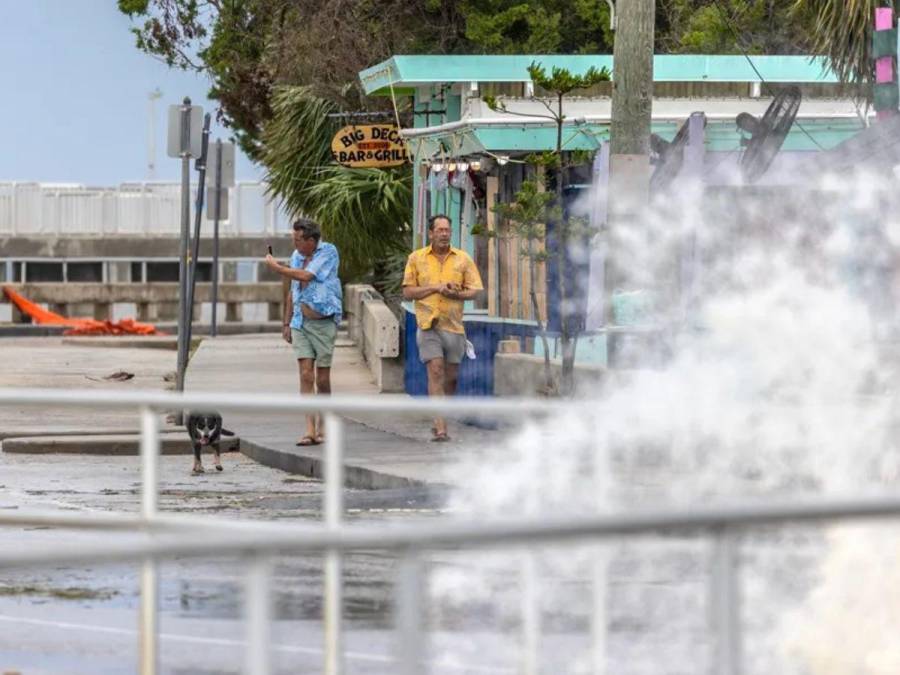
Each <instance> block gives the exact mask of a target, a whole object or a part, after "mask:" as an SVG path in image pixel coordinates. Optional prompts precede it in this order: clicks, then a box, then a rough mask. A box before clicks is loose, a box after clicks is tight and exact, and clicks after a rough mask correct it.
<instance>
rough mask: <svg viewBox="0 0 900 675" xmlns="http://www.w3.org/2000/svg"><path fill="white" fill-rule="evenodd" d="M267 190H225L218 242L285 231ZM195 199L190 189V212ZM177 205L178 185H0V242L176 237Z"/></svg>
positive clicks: (258, 186) (257, 186)
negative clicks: (52, 237)
mask: <svg viewBox="0 0 900 675" xmlns="http://www.w3.org/2000/svg"><path fill="white" fill-rule="evenodd" d="M266 187H267V186H266V184H265V183H262V182H239V183H238V184H237V185H236V186H235V187H233V188H231V189H230V190H229V195H228V214H229V218H228V220H224V221H221V223H220V232H221V234H222V235H223V236H226V237H227V236H230V235H254V234H270V233H277V232H286V231H287V230H288V229H289V224H290V221H289V219H288V217H287V215H286V214H285V212H284V210H283V209H282V208H281V207H280V206H279V204H278V203H277V202H275V201H272V200H271V199H270V198H269V197H268V196H267V195H266ZM195 198H196V185H192V186H191V204H192V207H193V204H194V200H195ZM180 200H181V186H180V185H179V184H178V183H123V184H122V185H120V186H119V187H114V188H106V187H86V186H84V185H78V184H51V183H18V182H9V183H0V236H29V235H48V234H52V235H74V236H79V235H101V234H109V235H117V234H121V235H147V236H158V235H177V234H178V232H179V230H180V227H181V220H180V218H181V215H180V214H181V211H180V208H181V206H180V205H181V201H180ZM204 210H205V209H204ZM192 217H193V216H192ZM204 218H205V214H204ZM192 222H193V221H192Z"/></svg>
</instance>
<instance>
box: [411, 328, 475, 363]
mask: <svg viewBox="0 0 900 675" xmlns="http://www.w3.org/2000/svg"><path fill="white" fill-rule="evenodd" d="M416 346H417V347H418V348H419V360H420V361H421V362H422V363H428V362H429V361H431V360H432V359H444V361H446V362H447V363H453V364H458V363H460V362H462V359H463V356H464V355H465V353H466V336H465V335H464V334H463V333H451V332H449V331H446V330H441V329H440V328H429V329H428V330H422V329H421V328H419V329H418V330H417V331H416Z"/></svg>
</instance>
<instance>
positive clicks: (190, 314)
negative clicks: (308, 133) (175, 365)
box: [184, 113, 211, 367]
mask: <svg viewBox="0 0 900 675" xmlns="http://www.w3.org/2000/svg"><path fill="white" fill-rule="evenodd" d="M210 119H211V116H210V114H209V113H206V115H204V117H203V137H202V142H201V145H200V156H199V157H198V158H197V171H198V173H199V177H198V179H197V202H196V204H195V206H194V241H193V249H192V252H191V267H190V283H189V284H188V300H187V310H186V315H185V328H186V329H187V340H186V341H185V344H184V349H185V356H184V363H185V367H187V356H188V354H189V353H190V349H191V333H192V329H193V325H194V288H195V287H196V285H197V262H198V258H199V257H200V224H201V223H202V222H203V200H204V199H205V198H206V154H207V152H208V151H209V123H210Z"/></svg>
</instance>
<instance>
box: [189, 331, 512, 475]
mask: <svg viewBox="0 0 900 675" xmlns="http://www.w3.org/2000/svg"><path fill="white" fill-rule="evenodd" d="M185 387H186V389H187V390H188V391H195V392H197V391H215V392H233V393H237V392H247V393H284V394H288V395H292V396H298V395H299V393H298V392H299V377H298V370H297V361H296V360H295V358H294V356H293V353H292V352H291V348H290V346H289V345H287V344H286V343H285V342H284V341H283V340H282V339H281V337H280V336H276V335H245V336H233V337H219V338H215V339H207V340H204V341H203V343H202V344H201V345H200V348H199V349H198V350H197V352H196V353H195V354H194V356H193V357H192V358H191V362H190V366H189V367H188V372H187V378H186V383H185ZM332 390H333V391H334V393H336V394H347V393H352V394H362V395H369V396H380V395H381V394H379V393H378V391H377V389H376V387H375V385H374V383H373V381H372V377H371V374H370V372H369V370H368V368H367V367H366V364H365V363H364V362H363V359H362V356H361V355H360V353H359V351H358V350H357V349H356V347H355V346H354V345H353V343H352V342H349V341H348V340H346V339H339V340H338V346H337V347H336V349H335V357H334V364H333V366H332ZM225 426H226V427H227V428H228V429H230V430H232V431H234V432H235V433H236V434H237V435H238V436H240V438H241V451H242V452H244V453H245V454H247V455H248V456H250V457H253V458H254V459H256V460H257V461H259V462H262V463H263V464H266V465H268V466H272V467H275V468H279V469H283V470H285V471H289V472H292V473H300V474H304V475H307V476H315V477H320V476H321V475H322V458H323V454H324V446H312V447H297V446H296V445H295V443H296V441H297V440H298V439H299V438H300V436H301V435H302V432H303V429H304V421H303V418H302V417H300V416H297V418H294V419H291V418H289V417H288V416H285V415H276V414H273V415H265V414H259V413H252V414H233V413H232V414H229V415H228V416H227V417H226V419H225ZM429 429H430V421H429V420H428V419H423V418H421V416H420V417H418V418H415V417H413V418H397V419H395V418H393V417H392V418H390V419H386V418H384V417H380V416H370V415H365V416H355V419H348V418H345V423H344V451H345V457H346V461H345V465H346V466H345V473H346V479H347V486H348V487H357V488H387V487H402V486H406V485H413V484H423V483H429V484H450V483H453V482H454V480H458V478H459V477H458V476H453V475H452V472H451V471H450V469H452V467H453V465H454V460H456V459H458V458H459V457H460V455H461V453H476V452H479V451H481V450H484V449H487V448H489V447H490V446H491V445H492V444H493V442H495V441H497V440H499V437H500V436H501V435H502V434H500V433H499V432H495V431H487V430H483V429H476V428H472V427H468V426H466V425H461V424H459V423H455V424H453V425H452V426H451V430H450V432H451V436H452V437H453V440H452V441H451V442H449V443H432V442H430V441H429V439H430V436H431V433H430V430H429Z"/></svg>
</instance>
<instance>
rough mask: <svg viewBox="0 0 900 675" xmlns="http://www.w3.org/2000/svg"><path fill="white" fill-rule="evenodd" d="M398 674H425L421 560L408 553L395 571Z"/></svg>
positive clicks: (408, 550)
mask: <svg viewBox="0 0 900 675" xmlns="http://www.w3.org/2000/svg"><path fill="white" fill-rule="evenodd" d="M396 583H397V586H396V588H397V590H396V593H395V595H396V597H397V605H396V618H395V621H396V629H397V670H396V672H397V673H398V675H421V673H424V672H425V641H424V639H423V638H424V636H423V631H422V587H423V580H422V560H421V558H420V557H419V554H418V552H416V551H413V550H410V549H407V550H405V551H403V554H402V555H401V557H400V564H399V565H398V567H397V582H396Z"/></svg>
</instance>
